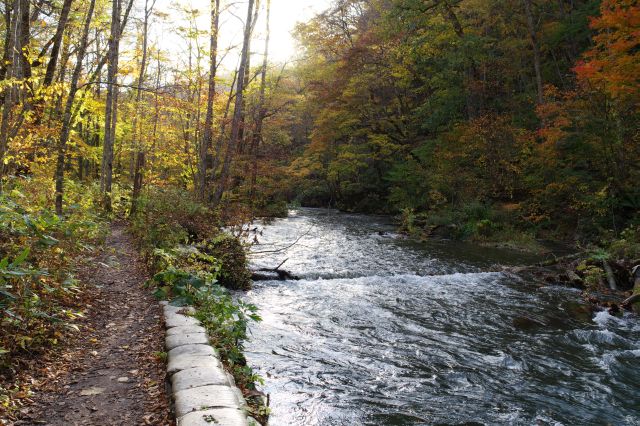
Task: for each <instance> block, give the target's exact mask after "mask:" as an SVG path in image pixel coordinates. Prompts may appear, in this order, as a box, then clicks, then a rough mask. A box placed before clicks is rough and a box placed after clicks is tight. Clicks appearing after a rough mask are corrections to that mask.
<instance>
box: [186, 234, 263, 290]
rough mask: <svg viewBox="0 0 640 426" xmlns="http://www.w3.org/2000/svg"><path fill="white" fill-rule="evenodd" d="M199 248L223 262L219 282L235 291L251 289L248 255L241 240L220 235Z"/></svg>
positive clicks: (227, 235)
mask: <svg viewBox="0 0 640 426" xmlns="http://www.w3.org/2000/svg"><path fill="white" fill-rule="evenodd" d="M198 248H199V249H200V250H201V251H202V252H204V253H207V254H209V255H211V256H213V257H215V258H216V259H218V260H219V261H220V262H221V265H222V266H221V269H220V275H219V276H218V281H219V282H220V284H221V285H222V286H224V287H227V288H230V289H233V290H248V289H250V288H251V273H250V272H249V270H248V269H247V255H246V253H245V250H244V246H243V245H242V243H241V242H240V240H239V239H238V238H236V237H234V236H232V235H229V234H225V233H222V234H219V235H218V236H217V237H215V238H213V239H212V240H209V241H205V242H203V243H201V244H199V245H198Z"/></svg>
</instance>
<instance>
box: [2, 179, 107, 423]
mask: <svg viewBox="0 0 640 426" xmlns="http://www.w3.org/2000/svg"><path fill="white" fill-rule="evenodd" d="M67 188H68V189H67V191H68V198H67V199H68V205H67V206H66V212H67V213H66V214H65V215H64V216H62V217H60V216H57V215H56V214H55V212H54V211H53V209H52V206H53V200H52V199H51V194H53V193H54V192H53V191H52V188H51V183H50V182H49V181H48V180H47V181H46V182H43V181H40V180H38V179H35V178H13V179H11V180H9V181H8V182H5V185H4V188H3V192H2V193H0V315H1V317H0V411H5V412H8V413H10V412H11V411H13V410H15V409H17V408H18V407H17V405H18V404H19V399H20V397H21V396H25V395H28V393H29V389H28V386H23V385H21V384H17V383H15V380H16V375H17V373H19V372H20V371H21V370H22V369H23V367H25V365H27V364H28V363H29V362H30V361H31V360H33V359H35V358H36V356H38V355H39V354H42V353H43V352H44V351H45V350H47V349H49V348H51V347H53V346H56V345H58V344H59V343H60V341H61V339H62V338H63V337H64V335H65V333H67V332H69V331H77V330H78V328H77V325H75V324H74V321H75V320H77V319H78V318H79V317H81V316H82V315H83V306H82V303H81V297H82V289H83V285H82V283H81V282H79V281H78V279H77V278H76V270H77V268H78V267H79V266H80V265H81V264H82V262H83V260H84V259H85V258H86V257H87V256H90V255H91V254H92V253H93V252H94V251H95V249H96V247H97V246H98V245H100V244H102V242H103V241H104V238H105V237H106V230H107V227H106V222H105V220H104V219H103V218H102V217H101V216H100V215H99V214H98V213H97V211H98V210H97V208H96V206H95V205H94V203H93V201H94V200H95V199H97V195H96V194H97V190H96V188H94V187H92V186H82V185H79V184H76V183H73V182H71V181H70V182H68V185H67Z"/></svg>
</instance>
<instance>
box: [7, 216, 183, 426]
mask: <svg viewBox="0 0 640 426" xmlns="http://www.w3.org/2000/svg"><path fill="white" fill-rule="evenodd" d="M81 275H82V279H83V280H84V281H85V282H86V283H88V290H87V291H88V292H89V293H91V294H90V300H92V302H91V308H90V309H89V310H88V313H87V317H86V318H85V320H84V321H83V322H82V323H81V324H80V329H81V333H82V334H81V337H80V338H79V339H78V340H77V342H74V343H73V344H72V345H71V347H69V348H68V349H66V350H65V351H64V352H63V353H62V354H61V355H60V356H61V360H62V365H63V366H64V367H63V370H64V371H63V372H62V373H61V374H59V375H56V380H55V381H54V382H55V383H52V384H50V385H49V386H46V387H45V390H43V391H42V392H40V393H36V395H34V398H33V400H34V404H33V405H32V406H31V407H30V408H29V410H28V411H27V412H26V413H24V415H23V419H22V420H21V421H19V422H18V423H16V424H21V425H27V424H42V425H52V426H54V425H55V426H57V425H64V426H74V425H109V426H115V425H127V426H131V425H172V424H174V422H173V420H172V419H171V412H170V409H169V402H168V398H167V395H166V391H165V377H166V372H165V363H164V360H162V359H161V358H162V357H161V354H162V353H163V352H164V350H165V349H164V338H165V331H164V328H163V325H162V309H161V307H160V305H159V304H158V302H157V301H156V300H155V299H154V298H153V296H152V295H151V294H150V292H149V291H148V290H147V289H145V288H143V284H144V282H145V281H146V279H147V278H148V275H147V272H146V270H145V267H144V264H143V263H142V261H141V260H140V258H139V255H138V252H137V251H136V249H135V247H134V245H133V242H132V241H131V239H130V237H129V236H128V235H127V234H126V230H125V226H124V224H121V223H115V224H113V225H112V229H111V235H110V236H109V238H108V239H107V242H106V250H105V253H104V255H103V256H102V258H101V259H98V260H97V261H96V262H95V264H94V265H93V267H92V270H91V271H83V272H82V273H81ZM58 367H60V366H58Z"/></svg>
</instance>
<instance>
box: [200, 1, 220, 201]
mask: <svg viewBox="0 0 640 426" xmlns="http://www.w3.org/2000/svg"><path fill="white" fill-rule="evenodd" d="M219 24H220V0H212V1H211V29H210V34H209V44H210V46H209V88H208V91H207V113H206V118H205V121H204V131H203V134H202V141H201V142H200V155H199V157H200V158H199V165H200V167H199V169H200V170H199V188H198V190H199V195H200V198H201V199H202V200H204V199H206V194H207V190H208V186H209V179H210V178H211V176H210V175H211V166H212V164H211V163H212V161H211V148H212V146H213V104H214V100H215V96H216V76H217V71H218V29H219Z"/></svg>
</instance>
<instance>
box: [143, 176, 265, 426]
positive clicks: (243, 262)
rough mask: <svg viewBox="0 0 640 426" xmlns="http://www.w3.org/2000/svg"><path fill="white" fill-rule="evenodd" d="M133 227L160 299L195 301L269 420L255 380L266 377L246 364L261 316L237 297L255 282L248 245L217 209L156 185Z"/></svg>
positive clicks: (252, 403) (258, 412)
mask: <svg viewBox="0 0 640 426" xmlns="http://www.w3.org/2000/svg"><path fill="white" fill-rule="evenodd" d="M139 212H140V213H138V214H136V215H135V216H133V217H132V218H131V231H132V233H133V234H134V235H135V236H136V237H137V239H138V241H139V244H140V248H141V251H142V253H143V254H144V255H145V257H146V258H147V260H148V263H149V265H150V267H151V269H152V270H153V271H154V272H155V275H154V276H153V278H152V279H151V280H150V281H149V284H150V286H152V287H153V288H154V289H155V295H156V297H158V298H159V299H163V300H169V301H171V303H172V304H174V305H177V306H187V305H188V306H193V307H194V308H195V309H196V314H195V316H196V317H197V318H198V319H199V320H200V322H201V323H202V324H203V326H204V327H205V328H206V329H207V332H208V335H209V338H210V341H211V344H212V345H213V346H214V347H215V348H216V349H217V350H218V352H219V353H220V356H221V359H222V361H223V363H224V364H225V366H226V368H227V369H228V371H230V372H231V373H232V374H233V376H234V379H235V381H236V383H237V385H238V386H239V387H240V388H241V389H242V390H243V391H244V394H245V396H246V397H247V401H248V403H249V407H250V409H251V411H252V415H253V416H254V417H256V418H258V419H259V420H262V421H264V420H266V418H267V416H268V408H267V407H266V401H264V399H263V398H262V394H261V393H260V392H258V390H257V389H256V386H257V385H258V384H262V383H263V380H262V378H261V377H260V376H258V375H257V374H256V373H255V372H254V371H253V369H252V368H251V367H250V366H248V365H247V361H246V358H245V356H244V342H245V341H246V340H247V338H248V325H249V324H250V323H251V322H256V321H260V320H261V318H260V316H259V315H258V312H257V308H256V306H254V305H252V304H248V303H245V302H244V301H242V300H241V299H239V298H235V297H233V295H232V294H231V293H230V292H229V289H232V290H247V289H249V288H250V284H251V275H250V273H249V270H248V268H247V258H246V254H245V250H244V247H243V245H242V243H241V242H240V241H239V240H238V238H236V237H234V236H232V235H230V234H227V233H225V232H223V231H222V230H221V224H220V220H219V218H218V217H219V216H218V214H217V213H216V212H215V211H212V210H211V209H209V208H208V207H206V206H204V205H202V204H200V203H198V202H197V201H196V200H194V199H193V198H191V195H190V194H188V193H185V192H181V191H178V190H160V189H151V190H149V191H148V192H147V194H146V195H145V196H144V197H143V199H142V200H141V204H140V209H139Z"/></svg>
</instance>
